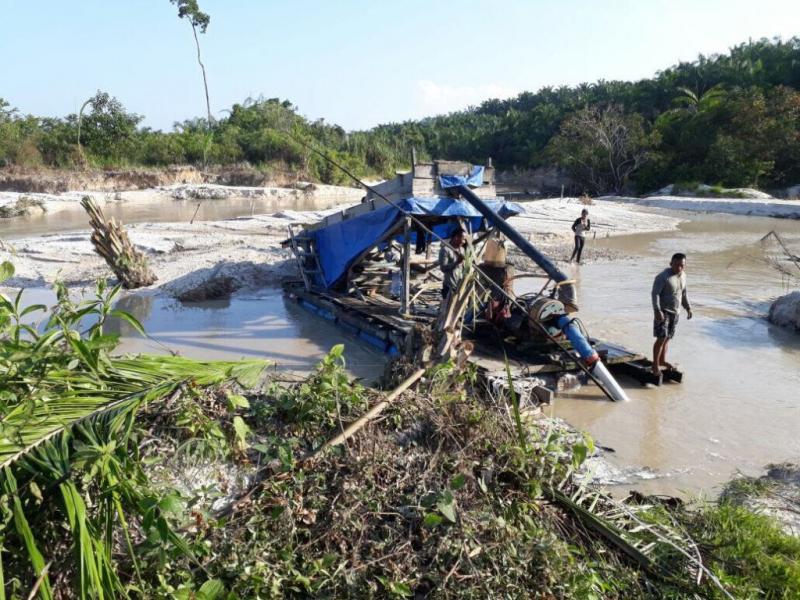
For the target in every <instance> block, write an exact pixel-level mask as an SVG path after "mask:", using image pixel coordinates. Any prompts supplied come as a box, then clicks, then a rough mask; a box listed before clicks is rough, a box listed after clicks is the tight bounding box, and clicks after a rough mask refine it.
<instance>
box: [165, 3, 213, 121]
mask: <svg viewBox="0 0 800 600" xmlns="http://www.w3.org/2000/svg"><path fill="white" fill-rule="evenodd" d="M169 1H170V2H171V3H172V4H175V5H176V6H177V7H178V18H180V19H188V20H189V23H190V24H191V26H192V35H193V36H194V44H195V47H196V48H197V63H198V64H199V65H200V70H201V71H202V72H203V87H204V89H205V92H206V113H207V115H208V126H209V127H211V122H212V121H211V102H210V101H209V99H208V78H207V77H206V67H205V65H204V64H203V60H202V59H201V57H200V39H199V38H198V37H197V30H198V29H199V30H200V33H205V32H206V29H208V24H209V23H210V22H211V17H210V16H208V14H206V13H204V12H203V11H201V10H200V7H199V6H198V4H197V0H169Z"/></svg>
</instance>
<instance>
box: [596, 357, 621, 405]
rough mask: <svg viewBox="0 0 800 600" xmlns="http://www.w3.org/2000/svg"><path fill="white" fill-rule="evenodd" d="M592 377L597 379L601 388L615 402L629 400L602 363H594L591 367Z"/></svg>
mask: <svg viewBox="0 0 800 600" xmlns="http://www.w3.org/2000/svg"><path fill="white" fill-rule="evenodd" d="M592 375H594V376H595V377H597V379H599V380H600V381H601V382H602V383H603V387H605V388H606V390H607V391H608V393H609V394H611V397H612V398H614V401H615V402H628V401H629V400H630V398H628V395H627V394H626V393H625V390H623V389H622V388H621V387H620V385H619V384H618V383H617V380H616V379H614V376H613V375H611V373H609V372H608V369H606V366H605V365H604V364H603V362H602V361H599V360H598V361H597V362H596V363H594V367H592Z"/></svg>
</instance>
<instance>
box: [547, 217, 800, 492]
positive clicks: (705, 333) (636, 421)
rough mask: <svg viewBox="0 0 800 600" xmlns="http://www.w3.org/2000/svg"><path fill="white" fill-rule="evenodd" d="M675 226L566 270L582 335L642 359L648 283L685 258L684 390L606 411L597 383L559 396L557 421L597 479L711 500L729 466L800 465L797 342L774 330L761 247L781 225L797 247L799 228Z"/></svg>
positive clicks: (679, 339)
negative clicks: (582, 441) (578, 436)
mask: <svg viewBox="0 0 800 600" xmlns="http://www.w3.org/2000/svg"><path fill="white" fill-rule="evenodd" d="M691 219H692V221H691V222H689V223H685V224H684V225H683V226H681V228H680V230H678V231H676V232H672V233H666V234H658V235H641V236H630V237H625V238H618V239H608V240H594V241H590V242H588V243H589V244H597V245H598V246H602V247H606V248H609V249H612V250H616V251H620V252H623V253H625V254H626V255H628V256H631V257H632V258H628V259H624V260H620V261H615V262H612V263H598V264H590V265H584V266H580V267H578V266H575V267H572V273H573V275H574V276H575V278H576V279H577V280H578V285H579V299H580V305H581V313H580V316H581V318H582V319H583V321H584V323H585V324H586V325H587V328H588V330H589V332H590V333H591V334H592V335H594V336H597V337H602V338H605V339H609V340H613V341H616V342H619V343H621V344H624V345H626V346H628V347H630V348H632V349H636V350H639V351H643V352H646V353H648V354H649V353H650V352H651V349H652V343H653V338H652V335H651V334H652V311H651V308H650V287H651V285H652V281H653V277H654V276H655V274H656V273H658V272H659V271H660V270H661V269H663V268H665V267H666V265H667V262H668V260H669V256H671V255H672V254H673V253H674V252H684V253H686V254H687V255H688V260H687V276H688V286H689V297H690V300H691V301H692V303H693V305H694V318H693V319H692V320H691V321H687V320H686V319H685V313H684V314H683V315H682V319H681V321H680V322H679V325H678V330H677V334H676V337H675V339H674V340H673V341H672V343H671V345H670V348H669V356H668V360H670V361H671V362H674V363H678V364H679V365H680V367H681V368H682V370H683V371H684V372H685V380H684V383H683V384H682V385H677V384H665V385H664V386H662V387H660V388H643V387H641V386H639V384H638V383H636V382H634V381H633V380H623V383H624V385H625V387H626V389H627V392H628V394H629V396H630V397H631V399H632V401H631V402H629V403H625V404H614V403H611V402H608V401H606V400H604V399H603V398H602V397H601V396H600V394H599V393H598V392H597V390H596V388H594V387H593V386H587V387H584V388H581V389H580V390H578V391H576V392H574V393H571V394H566V395H562V396H559V397H558V398H557V399H556V402H555V404H554V406H553V408H552V411H553V414H555V415H556V416H559V417H563V418H564V419H566V420H567V421H569V422H570V423H571V424H573V425H574V426H575V427H578V428H580V429H583V430H585V431H588V432H589V433H591V434H592V435H593V436H594V437H595V438H596V439H597V440H598V442H599V443H600V444H602V445H604V446H609V447H611V448H613V449H614V450H615V452H614V453H609V454H607V458H608V460H609V461H610V463H611V465H610V469H606V468H604V467H603V468H600V469H599V471H598V472H597V476H598V479H600V480H604V481H606V482H608V483H619V484H620V485H621V486H623V487H624V489H627V488H629V487H634V486H635V487H637V488H640V489H644V490H646V491H651V492H657V493H669V494H673V493H684V494H687V495H695V494H697V493H700V492H701V491H704V492H705V493H708V494H714V493H716V492H718V491H719V487H720V485H721V484H722V483H724V482H726V481H728V480H729V479H730V478H731V477H732V476H734V475H735V474H736V471H737V470H741V471H742V472H745V473H749V474H756V473H758V472H760V471H761V469H762V468H763V466H764V465H766V464H767V463H770V462H775V461H783V460H786V459H795V460H797V459H800V436H799V435H798V432H800V335H797V334H794V333H790V332H788V331H785V330H783V329H781V328H778V327H775V326H773V325H771V324H770V323H769V322H768V321H766V319H765V318H764V315H766V314H767V312H768V310H769V305H770V301H771V300H772V299H774V298H775V297H776V296H778V295H781V294H783V293H786V288H785V286H784V282H783V281H782V278H781V276H780V275H779V274H778V273H777V272H776V271H774V270H772V269H771V268H770V267H769V266H767V265H766V264H765V262H764V254H763V250H762V248H761V247H760V245H759V243H758V240H759V238H760V237H761V236H763V235H764V234H765V233H766V232H768V231H769V230H771V229H775V230H778V231H779V232H780V233H781V234H782V236H783V237H784V238H785V239H786V241H787V242H789V244H790V247H794V248H800V223H798V222H797V221H786V220H777V219H765V218H753V217H737V216H719V215H701V216H696V215H695V216H692V217H691Z"/></svg>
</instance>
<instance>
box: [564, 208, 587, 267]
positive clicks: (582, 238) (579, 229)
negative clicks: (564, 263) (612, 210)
mask: <svg viewBox="0 0 800 600" xmlns="http://www.w3.org/2000/svg"><path fill="white" fill-rule="evenodd" d="M591 228H592V222H591V221H590V220H589V210H588V209H586V208H584V209H583V210H582V211H581V216H580V217H579V218H577V219H575V222H574V223H573V224H572V231H573V233H574V234H575V249H574V250H573V251H572V256H570V257H569V262H572V261H573V260H574V259H575V257H576V256H577V258H578V264H581V254H582V253H583V245H584V244H585V243H586V232H587V231H589V230H590V229H591Z"/></svg>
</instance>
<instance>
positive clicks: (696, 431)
mask: <svg viewBox="0 0 800 600" xmlns="http://www.w3.org/2000/svg"><path fill="white" fill-rule="evenodd" d="M247 203H248V204H247V205H244V204H243V205H242V206H238V207H233V208H231V207H228V208H226V209H224V211H223V213H217V212H214V211H219V210H221V208H220V207H219V204H218V203H213V202H208V203H204V206H201V210H206V211H212V212H210V213H209V212H206V213H204V214H203V217H202V218H203V219H213V218H222V217H225V216H236V215H237V214H239V215H240V214H248V213H249V211H250V207H249V201H247ZM180 204H184V203H180ZM195 207H196V203H188V202H187V203H185V206H183V207H182V208H181V207H178V208H172V209H170V214H168V215H166V214H163V213H162V214H159V215H158V216H159V218H158V219H157V220H176V219H175V215H174V213H173V212H172V211H173V210H183V211H185V214H184V213H181V215H180V217H179V218H184V217H186V218H187V220H188V218H189V217H190V216H191V212H192V211H193V210H194V208H195ZM143 210H144V211H145V212H144V213H142V214H141V215H131V214H130V213H126V215H125V218H126V222H131V221H137V220H154V219H153V212H152V211H154V210H156V208H155V207H143ZM158 210H161V208H159V209H158ZM254 210H256V211H257V207H256V208H255V209H254ZM662 212H663V211H662ZM680 216H683V217H685V218H690V219H691V221H689V222H686V223H684V224H683V225H682V226H681V227H680V229H679V230H677V231H674V232H668V233H659V234H648V235H634V236H627V237H620V238H611V239H599V238H598V239H595V240H590V241H589V242H587V244H589V245H590V247H591V245H593V244H594V245H597V246H598V247H603V248H606V249H608V250H610V251H613V252H614V253H621V254H623V255H624V256H626V257H627V258H622V259H617V260H614V261H606V262H598V263H595V264H587V265H583V266H580V267H578V266H572V267H569V268H570V269H571V270H572V271H571V272H572V273H573V275H574V276H575V278H576V279H577V280H578V284H579V295H580V296H579V300H580V305H581V313H580V316H581V317H582V319H583V321H584V323H585V324H586V326H587V328H588V330H589V332H590V333H591V334H592V335H594V336H597V337H602V338H605V339H608V340H611V341H614V342H617V343H620V344H623V345H626V346H628V347H630V348H632V349H635V350H638V351H641V352H644V353H648V354H649V353H650V349H651V347H652V341H653V340H652V336H651V334H652V311H651V309H650V286H651V285H652V280H653V277H654V276H655V274H656V273H658V271H659V270H661V269H662V268H664V267H665V266H666V264H667V262H668V260H669V256H670V255H672V254H673V253H674V252H684V253H686V254H687V255H688V261H687V276H688V282H689V294H690V298H691V300H692V303H693V304H694V309H695V310H694V314H695V317H694V319H692V320H691V321H687V320H686V319H685V318H683V319H682V320H681V321H680V323H679V326H678V332H677V335H676V337H675V339H674V341H673V343H672V345H671V347H670V354H669V359H670V360H671V361H672V362H675V363H678V364H679V365H680V366H681V368H682V369H683V371H684V372H685V380H684V383H683V384H682V385H677V384H666V385H664V386H663V387H661V388H645V387H641V386H640V385H639V384H638V383H636V382H634V381H633V380H624V381H623V382H622V383H623V384H624V386H625V387H626V389H627V392H628V394H629V396H630V397H631V402H628V403H624V404H614V403H611V402H608V401H606V400H605V399H603V397H602V396H601V395H600V394H599V392H598V391H597V390H596V388H593V387H592V386H586V387H583V388H581V389H579V390H576V391H573V392H569V393H565V394H562V395H559V397H558V398H557V399H556V401H555V403H554V405H553V406H552V407H551V408H550V409H549V410H550V412H551V413H552V414H553V415H556V416H559V417H563V418H564V419H566V420H567V421H569V422H570V423H572V424H573V425H574V426H575V427H578V428H580V429H583V430H585V431H588V432H589V433H590V434H591V435H592V436H594V438H595V439H596V440H597V441H598V443H599V444H602V445H603V446H605V447H609V448H613V450H614V452H608V453H607V454H606V459H607V460H606V461H603V462H602V463H601V465H600V466H599V467H598V471H597V472H596V476H597V480H598V481H601V482H603V483H606V484H610V485H618V486H619V488H618V489H620V490H624V489H627V488H630V487H637V488H639V489H643V490H646V491H650V492H658V493H669V494H675V493H678V494H684V495H690V496H693V495H697V494H700V493H705V494H708V495H714V494H715V493H716V492H718V491H719V486H720V485H721V484H722V483H723V482H725V481H727V480H729V479H730V478H731V477H732V476H734V475H735V474H736V472H737V470H740V471H742V472H745V473H748V474H756V473H758V472H760V471H761V469H762V467H763V466H764V465H766V464H767V463H770V462H775V461H783V460H787V459H795V460H797V459H800V436H798V431H800V336H798V335H797V334H794V333H789V332H788V331H785V330H782V329H780V328H777V327H774V326H772V325H770V324H769V323H768V322H767V321H766V319H765V318H764V315H765V314H766V313H767V311H768V308H769V304H770V301H771V300H772V299H774V298H775V297H776V296H778V295H780V294H783V293H785V292H786V288H785V285H784V282H783V281H782V279H781V276H780V275H779V274H778V273H777V272H776V271H774V270H773V269H772V268H771V267H770V266H769V265H767V264H766V263H765V260H764V253H763V250H762V248H761V247H760V245H759V242H758V240H759V239H760V238H761V237H762V236H763V235H764V234H765V233H766V232H768V231H769V230H771V229H775V230H777V231H779V232H781V234H782V235H783V236H784V237H785V238H786V240H787V241H788V242H789V243H790V244H791V245H792V246H793V247H795V248H797V247H800V223H798V222H797V221H786V220H777V219H765V218H755V217H737V216H727V215H724V216H721V215H687V214H683V215H680ZM162 217H163V218H162ZM42 226H44V223H42ZM31 227H33V226H32V225H31ZM65 228H66V227H61V226H59V227H58V229H62V230H63V229H65ZM73 229H74V227H73ZM47 231H51V232H52V231H53V227H52V225H51V226H50V227H49V228H47ZM31 232H33V229H29V230H28V231H27V232H26V233H27V234H30V233H31ZM6 233H8V232H6ZM15 233H17V232H15ZM0 236H2V232H0ZM534 241H535V240H534ZM26 296H27V297H26V301H28V302H40V301H43V300H44V301H45V302H50V301H51V300H52V296H51V293H50V292H49V291H45V290H29V291H28V292H26ZM120 304H121V306H120V307H121V308H124V309H126V310H128V311H130V312H132V313H133V314H135V315H136V316H137V317H138V318H139V319H140V320H141V321H142V322H143V323H144V326H145V328H146V329H147V331H148V332H149V333H150V334H151V335H152V338H153V339H152V340H144V339H141V338H139V337H138V336H136V335H135V334H134V333H133V332H132V331H131V330H130V328H129V326H128V325H127V324H124V323H123V324H118V325H117V327H118V329H119V332H120V333H121V334H122V336H123V343H122V349H123V350H124V351H129V352H138V351H153V352H163V351H165V349H166V348H169V349H170V350H174V351H179V352H181V353H182V354H184V355H186V356H191V357H198V358H226V359H236V358H240V357H262V358H266V359H270V360H274V361H276V362H277V363H279V364H280V365H281V366H282V368H287V369H293V370H299V371H307V370H308V369H310V368H311V367H312V365H313V364H314V363H315V362H316V361H317V360H318V359H319V358H320V357H321V356H323V354H324V353H325V352H326V351H327V350H328V349H329V348H330V347H331V346H332V345H333V344H336V343H340V342H343V343H345V345H346V349H347V351H346V359H347V361H348V368H349V369H350V370H351V372H353V373H354V374H355V375H357V376H360V377H363V378H365V379H366V380H368V381H369V380H373V379H374V378H375V377H376V376H378V375H380V373H381V372H382V370H383V364H384V357H383V355H382V354H381V353H379V352H377V351H375V350H373V349H372V347H370V346H368V345H366V344H364V343H363V342H361V341H360V340H358V338H356V337H354V336H352V335H350V334H347V333H344V332H342V331H341V330H339V329H337V328H335V327H333V326H332V325H330V324H329V323H328V322H326V321H324V320H322V319H320V318H318V317H314V316H312V315H310V314H309V313H307V312H305V311H304V310H303V309H301V308H299V307H297V306H296V305H295V304H293V303H289V302H286V301H285V300H284V299H283V297H282V295H281V293H280V290H278V289H272V288H269V289H264V290H261V291H259V292H257V293H251V294H249V295H239V296H235V297H234V298H232V299H231V300H229V301H217V302H206V303H195V304H192V305H182V304H180V303H179V302H177V301H175V300H171V299H166V298H162V297H156V296H152V295H145V296H139V295H137V296H128V297H127V298H124V299H123V300H122V301H121V303H120Z"/></svg>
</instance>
